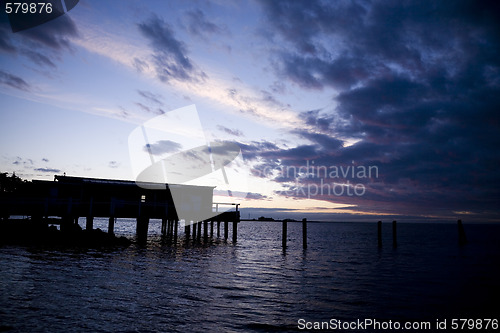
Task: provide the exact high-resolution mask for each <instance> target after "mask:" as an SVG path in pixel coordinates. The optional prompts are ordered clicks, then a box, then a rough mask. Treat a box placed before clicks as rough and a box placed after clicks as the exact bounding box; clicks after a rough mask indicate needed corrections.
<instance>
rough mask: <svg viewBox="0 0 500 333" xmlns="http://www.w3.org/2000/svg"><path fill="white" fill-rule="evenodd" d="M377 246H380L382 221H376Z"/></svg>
mask: <svg viewBox="0 0 500 333" xmlns="http://www.w3.org/2000/svg"><path fill="white" fill-rule="evenodd" d="M377 234H378V246H379V247H382V221H378V222H377Z"/></svg>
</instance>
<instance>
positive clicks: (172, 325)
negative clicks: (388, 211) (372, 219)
mask: <svg viewBox="0 0 500 333" xmlns="http://www.w3.org/2000/svg"><path fill="white" fill-rule="evenodd" d="M82 220H83V221H82V222H81V224H82V225H83V224H84V223H85V221H84V219H82ZM95 227H101V228H102V229H103V230H106V222H105V221H104V220H97V221H96V222H95ZM221 227H222V226H221ZM464 227H465V231H466V234H467V238H468V240H469V242H468V244H467V245H465V246H459V245H458V241H457V238H458V237H457V226H456V224H449V223H439V224H430V223H420V224H410V223H399V224H398V247H397V248H393V247H392V235H391V230H392V229H391V224H384V225H383V234H384V239H383V246H382V248H378V246H377V225H376V223H309V224H308V239H309V244H308V245H309V247H308V249H307V250H303V249H302V235H301V224H300V223H289V224H288V248H287V250H286V252H284V251H283V250H282V248H281V223H273V222H261V223H260V222H241V223H240V224H239V228H238V242H237V244H233V243H232V242H231V233H230V237H229V240H228V241H227V242H225V241H224V240H223V238H219V239H217V238H215V239H214V240H213V241H212V242H209V243H208V244H205V245H203V244H193V242H192V241H189V242H187V243H186V240H185V238H184V232H183V228H179V237H178V242H177V244H175V245H172V244H171V243H169V241H168V240H166V239H164V238H162V237H161V236H160V222H159V221H151V223H150V236H149V239H148V242H147V244H145V245H143V246H139V245H136V244H133V245H131V246H130V247H128V248H126V249H105V250H102V249H90V250H89V249H87V250H82V249H54V248H27V247H15V246H4V247H0V328H1V330H6V331H9V332H206V331H209V332H213V331H218V332H273V331H280V332H283V331H284V332H287V331H300V330H299V329H298V320H299V319H304V320H305V321H310V322H313V321H329V320H330V319H339V320H346V321H353V320H357V319H365V318H373V319H377V320H380V321H382V320H392V321H401V322H403V321H415V320H428V321H431V322H432V323H435V321H436V319H443V318H449V319H451V318H492V317H495V316H496V318H498V317H500V225H485V224H464ZM134 230H135V221H133V220H118V221H117V224H116V226H115V232H116V234H118V235H127V236H128V237H131V238H133V237H134ZM230 231H231V229H230ZM221 235H222V230H221ZM301 331H304V330H301ZM343 331H346V330H343ZM366 331H370V330H366Z"/></svg>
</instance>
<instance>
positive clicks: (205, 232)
mask: <svg viewBox="0 0 500 333" xmlns="http://www.w3.org/2000/svg"><path fill="white" fill-rule="evenodd" d="M203 241H204V242H206V241H208V221H203Z"/></svg>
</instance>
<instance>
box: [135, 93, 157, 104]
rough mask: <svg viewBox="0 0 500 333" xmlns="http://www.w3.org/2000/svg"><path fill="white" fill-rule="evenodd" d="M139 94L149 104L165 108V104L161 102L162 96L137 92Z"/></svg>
mask: <svg viewBox="0 0 500 333" xmlns="http://www.w3.org/2000/svg"><path fill="white" fill-rule="evenodd" d="M137 93H138V94H139V95H140V96H142V97H144V98H145V99H146V100H148V101H149V102H152V103H154V104H158V105H159V106H163V102H162V101H161V100H162V97H161V96H160V95H158V94H154V93H152V92H149V91H145V90H137Z"/></svg>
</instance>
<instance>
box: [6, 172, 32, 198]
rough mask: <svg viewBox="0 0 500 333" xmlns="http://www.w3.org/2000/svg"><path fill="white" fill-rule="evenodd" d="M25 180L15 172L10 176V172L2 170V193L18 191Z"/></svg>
mask: <svg viewBox="0 0 500 333" xmlns="http://www.w3.org/2000/svg"><path fill="white" fill-rule="evenodd" d="M25 182H26V181H23V180H22V179H21V178H19V177H18V176H16V173H15V172H13V173H12V175H10V176H9V173H8V172H2V173H0V193H5V192H16V191H17V190H19V188H20V187H21V186H22V184H24V183H25Z"/></svg>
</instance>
